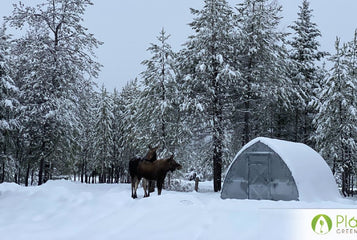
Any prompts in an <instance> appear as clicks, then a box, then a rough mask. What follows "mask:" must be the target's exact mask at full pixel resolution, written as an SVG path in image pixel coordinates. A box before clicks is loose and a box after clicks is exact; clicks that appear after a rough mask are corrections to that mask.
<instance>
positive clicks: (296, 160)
mask: <svg viewBox="0 0 357 240" xmlns="http://www.w3.org/2000/svg"><path fill="white" fill-rule="evenodd" d="M257 142H261V143H263V144H265V145H267V146H268V147H270V148H271V149H272V150H273V151H274V152H276V153H277V154H278V155H279V156H280V157H281V159H282V160H283V161H284V162H285V163H286V165H287V166H288V168H289V169H290V171H291V174H292V176H293V178H294V180H295V183H296V186H297V190H298V192H299V200H300V201H335V200H336V199H338V198H340V197H341V196H340V194H339V191H338V188H337V184H336V181H335V178H334V176H333V175H332V172H331V169H330V167H329V166H328V165H327V163H326V161H325V160H324V159H323V158H322V157H321V156H320V154H318V153H317V152H316V151H315V150H313V149H312V148H310V147H309V146H307V145H305V144H302V143H295V142H288V141H283V140H278V139H271V138H265V137H258V138H255V139H253V140H252V141H250V142H249V143H247V144H246V145H245V146H244V147H243V148H242V149H241V150H240V151H239V152H238V154H237V156H238V155H239V154H241V153H242V152H243V151H244V150H245V149H247V148H248V147H250V146H252V145H253V144H255V143H257ZM237 156H236V157H235V159H237Z"/></svg>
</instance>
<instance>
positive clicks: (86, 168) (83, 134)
mask: <svg viewBox="0 0 357 240" xmlns="http://www.w3.org/2000/svg"><path fill="white" fill-rule="evenodd" d="M80 92H81V97H80V98H79V102H78V106H79V115H78V116H79V120H80V128H79V129H78V136H77V146H78V151H77V154H76V155H75V157H76V159H75V162H74V164H72V172H73V173H74V175H75V174H76V173H77V172H78V175H79V177H80V181H81V182H85V183H89V182H90V176H91V175H92V173H93V171H94V170H95V166H94V162H95V161H94V151H95V148H94V139H95V129H94V128H93V126H95V120H96V118H95V117H96V112H95V106H96V103H97V102H96V97H95V96H96V92H95V91H94V89H93V86H92V85H91V84H90V82H87V84H83V85H82V86H81V88H80ZM77 168H78V169H77Z"/></svg>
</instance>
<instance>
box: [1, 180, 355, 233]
mask: <svg viewBox="0 0 357 240" xmlns="http://www.w3.org/2000/svg"><path fill="white" fill-rule="evenodd" d="M200 187H201V190H202V192H198V193H197V192H188V193H187V192H173V191H165V190H164V191H163V194H162V195H161V196H157V194H156V193H154V194H153V195H152V196H151V197H150V198H142V196H143V190H142V189H138V195H139V198H138V199H135V200H133V199H132V198H131V197H130V194H131V193H130V185H128V184H96V185H86V184H81V183H75V182H70V181H64V180H60V181H49V182H48V183H46V184H44V185H42V186H39V187H27V188H26V187H21V186H18V185H16V184H10V183H4V184H0V239H3V240H8V239H15V240H22V239H24V240H25V239H26V240H32V239H36V240H42V239H43V240H49V239H51V240H56V239H58V240H62V239H63V240H70V239H83V240H89V239H93V240H102V239H103V240H106V239H108V240H109V239H111V240H113V239H124V240H126V239H165V240H169V239H180V240H190V239H202V240H207V239H274V240H277V239H294V238H296V239H299V238H298V237H299V234H300V233H299V229H297V228H296V221H297V219H295V217H294V212H298V211H304V209H311V208H312V209H316V208H317V209H321V208H335V209H336V208H337V209H346V208H350V209H355V208H356V207H357V205H356V202H355V201H353V200H346V199H340V200H338V201H336V202H298V201H289V202H284V201H252V200H222V199H221V198H220V195H219V193H214V192H211V191H207V186H205V185H204V184H201V186H200ZM209 187H211V183H210V185H209ZM307 225H311V223H310V222H309V223H307ZM305 230H306V231H307V230H311V229H305ZM305 230H304V231H305ZM301 231H303V230H301ZM356 236H357V234H356V235H354V237H356ZM300 239H301V238H300ZM352 239H355V238H352Z"/></svg>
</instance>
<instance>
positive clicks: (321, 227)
mask: <svg viewBox="0 0 357 240" xmlns="http://www.w3.org/2000/svg"><path fill="white" fill-rule="evenodd" d="M311 227H312V230H313V231H314V232H315V233H317V234H320V235H324V234H327V233H329V232H330V231H331V228H332V220H331V218H330V217H329V216H327V215H325V214H319V215H316V216H315V217H314V218H313V219H312V222H311Z"/></svg>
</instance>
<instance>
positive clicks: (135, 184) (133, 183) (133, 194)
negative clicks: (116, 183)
mask: <svg viewBox="0 0 357 240" xmlns="http://www.w3.org/2000/svg"><path fill="white" fill-rule="evenodd" d="M138 184H139V179H138V178H137V177H132V178H131V197H132V198H137V197H138V196H137V195H136V191H137V189H138Z"/></svg>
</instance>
